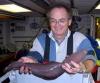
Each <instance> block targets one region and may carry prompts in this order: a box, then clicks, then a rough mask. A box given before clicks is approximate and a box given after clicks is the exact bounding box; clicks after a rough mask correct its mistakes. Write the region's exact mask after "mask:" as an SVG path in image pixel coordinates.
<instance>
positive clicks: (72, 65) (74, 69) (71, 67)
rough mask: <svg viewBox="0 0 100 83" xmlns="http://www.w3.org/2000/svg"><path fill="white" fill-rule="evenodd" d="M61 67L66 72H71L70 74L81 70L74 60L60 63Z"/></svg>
mask: <svg viewBox="0 0 100 83" xmlns="http://www.w3.org/2000/svg"><path fill="white" fill-rule="evenodd" d="M62 68H63V69H64V70H65V71H66V72H68V73H71V74H75V73H77V72H80V70H81V66H80V64H77V63H75V62H74V61H71V63H70V64H68V63H65V64H63V65H62Z"/></svg>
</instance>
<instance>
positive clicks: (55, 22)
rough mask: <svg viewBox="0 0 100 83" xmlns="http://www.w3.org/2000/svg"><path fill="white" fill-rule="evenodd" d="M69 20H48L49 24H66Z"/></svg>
mask: <svg viewBox="0 0 100 83" xmlns="http://www.w3.org/2000/svg"><path fill="white" fill-rule="evenodd" d="M69 19H70V18H67V19H66V18H61V19H54V18H50V23H51V24H64V23H66V22H67V21H68V20H69Z"/></svg>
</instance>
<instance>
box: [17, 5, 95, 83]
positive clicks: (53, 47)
mask: <svg viewBox="0 0 100 83" xmlns="http://www.w3.org/2000/svg"><path fill="white" fill-rule="evenodd" d="M47 16H48V18H49V23H50V28H51V31H50V33H49V34H48V36H49V38H50V53H49V61H56V62H62V61H63V60H64V59H65V57H67V56H68V55H67V50H68V49H67V42H68V38H69V36H70V35H71V31H70V29H69V26H70V25H71V23H72V19H71V17H72V16H71V10H70V8H69V7H67V6H65V5H63V4H56V5H53V6H52V7H51V9H50V10H49V12H48V14H47ZM44 47H45V34H41V35H39V36H38V37H37V38H36V39H35V40H34V42H33V47H32V48H31V49H30V52H33V53H34V52H38V53H39V54H40V55H41V57H42V58H43V57H44ZM82 49H86V50H88V51H92V53H93V48H92V46H91V44H90V42H89V40H88V39H87V38H86V37H85V36H84V35H83V34H81V33H79V32H75V33H74V34H73V53H74V52H77V51H80V50H82ZM92 53H89V54H88V55H86V56H85V58H84V60H83V61H82V62H81V63H75V62H74V61H71V65H73V66H71V65H70V64H68V63H65V64H63V65H62V68H63V69H64V70H65V71H66V72H67V73H64V74H63V75H62V76H60V77H59V78H57V79H55V80H52V81H47V80H43V79H40V78H38V77H34V76H33V78H32V79H34V80H35V83H36V82H37V81H36V80H38V81H39V80H40V83H41V82H43V83H48V82H50V83H56V82H57V83H58V82H59V83H61V82H63V83H66V82H71V81H69V79H70V78H71V77H70V74H69V73H72V74H73V73H74V74H77V73H78V72H79V71H80V70H81V67H83V66H84V69H85V70H87V71H91V70H92V69H93V67H94V65H95V57H94V56H93V55H92ZM32 57H34V56H31V57H30V56H29V57H28V56H27V57H22V58H21V59H19V62H23V63H37V62H38V59H37V57H35V60H34V59H33V58H32ZM20 72H25V73H27V72H29V70H28V68H25V67H24V66H23V67H21V69H20ZM18 76H19V77H20V75H18ZM23 77H24V76H23ZM74 77H75V76H74ZM59 79H60V81H59ZM75 79H76V80H77V78H75ZM23 80H24V78H23ZM27 80H28V78H27ZM71 83H72V82H71ZM78 83H80V82H79V81H78Z"/></svg>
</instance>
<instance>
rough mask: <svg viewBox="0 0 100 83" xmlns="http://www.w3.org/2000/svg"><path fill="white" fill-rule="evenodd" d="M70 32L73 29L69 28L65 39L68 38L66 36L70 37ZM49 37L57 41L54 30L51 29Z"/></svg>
mask: <svg viewBox="0 0 100 83" xmlns="http://www.w3.org/2000/svg"><path fill="white" fill-rule="evenodd" d="M70 34H71V31H70V30H69V29H68V33H67V35H65V39H66V38H67V39H68V37H69V36H70ZM49 37H50V38H51V39H52V40H54V41H56V40H55V38H54V36H53V32H52V31H50V33H49Z"/></svg>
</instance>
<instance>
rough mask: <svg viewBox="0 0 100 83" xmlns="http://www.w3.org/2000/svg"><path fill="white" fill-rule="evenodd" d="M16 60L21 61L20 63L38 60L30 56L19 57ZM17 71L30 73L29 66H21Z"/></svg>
mask: <svg viewBox="0 0 100 83" xmlns="http://www.w3.org/2000/svg"><path fill="white" fill-rule="evenodd" d="M18 62H22V63H38V61H37V60H36V59H35V58H33V57H31V56H28V57H21V58H20V59H19V60H18ZM19 73H25V74H26V73H32V72H31V68H29V67H27V66H22V67H21V68H20V70H19Z"/></svg>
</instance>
